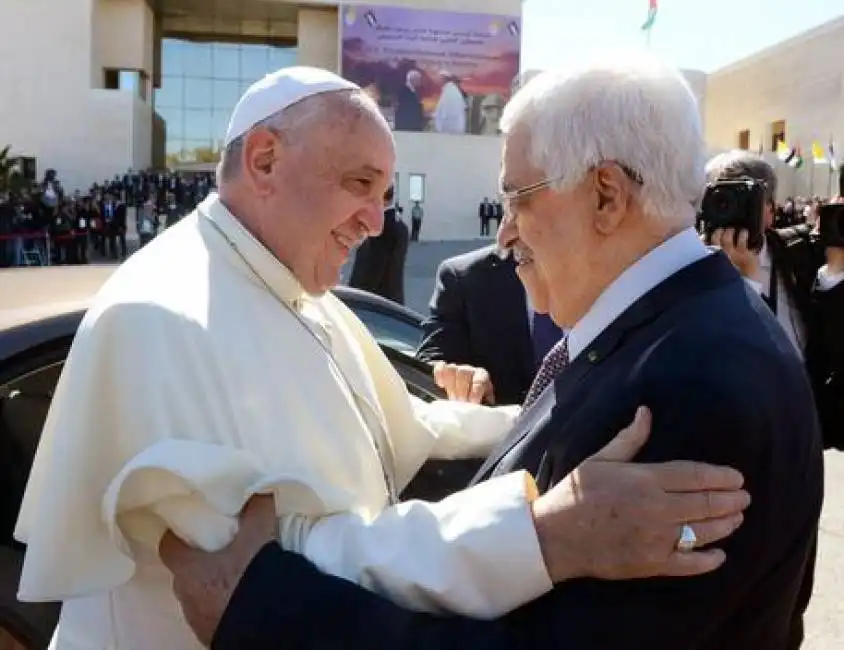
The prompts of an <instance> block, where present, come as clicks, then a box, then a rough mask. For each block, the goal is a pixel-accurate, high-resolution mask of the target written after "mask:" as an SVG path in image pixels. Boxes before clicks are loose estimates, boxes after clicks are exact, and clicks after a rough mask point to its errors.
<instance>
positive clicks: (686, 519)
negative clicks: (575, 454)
mask: <svg viewBox="0 0 844 650" xmlns="http://www.w3.org/2000/svg"><path fill="white" fill-rule="evenodd" d="M650 423H651V416H650V412H649V411H648V410H647V409H645V408H640V409H639V410H638V411H637V413H636V418H635V420H634V421H633V423H632V424H631V425H630V426H629V427H628V428H626V429H624V430H623V431H621V433H619V434H618V436H616V438H615V439H614V440H613V441H612V442H610V444H609V445H607V446H606V447H605V448H604V449H603V450H602V451H601V452H599V453H598V454H596V455H595V456H593V457H592V458H589V459H587V460H586V461H584V463H583V464H582V465H581V466H580V467H578V468H577V469H576V470H575V471H574V472H572V473H571V474H570V475H569V476H568V477H566V478H565V479H564V480H563V481H562V482H560V483H559V484H558V485H556V486H555V487H554V488H553V489H552V490H550V491H549V492H548V493H546V494H545V495H543V496H541V497H540V498H539V499H537V500H536V501H535V502H534V503H533V513H534V518H535V521H536V531H537V535H538V537H539V543H540V547H541V549H542V553H543V557H544V559H545V564H546V567H547V569H548V573H549V575H550V577H551V579H552V580H553V581H554V582H555V583H556V582H561V581H563V580H569V579H572V578H579V577H585V576H590V577H595V578H602V579H606V580H621V579H628V578H646V577H652V576H690V575H697V574H700V573H706V572H709V571H713V570H714V569H717V568H718V567H719V566H720V565H721V564H722V563H723V562H724V559H725V555H724V553H723V551H721V550H717V549H711V550H706V551H695V552H691V553H681V552H678V551H677V550H676V543H677V540H678V538H679V536H680V531H681V527H682V525H683V524H690V525H691V526H692V528H693V530H694V532H695V534H696V535H697V539H698V546H706V545H709V544H712V543H713V542H716V541H718V540H721V539H724V538H725V537H728V536H729V535H731V534H732V533H733V532H734V531H735V530H736V528H738V527H739V525H741V523H742V511H744V509H745V508H747V506H748V505H749V504H750V496H749V495H748V494H747V492H744V491H743V490H741V487H742V484H743V478H742V476H741V474H739V473H738V472H736V471H735V470H732V469H729V468H723V467H713V466H711V465H704V464H702V463H692V462H683V461H676V462H670V463H662V464H651V465H635V464H630V463H629V461H630V460H631V459H632V458H633V457H634V456H635V455H636V453H637V452H638V451H639V449H640V448H641V447H642V445H644V443H645V441H646V440H647V438H648V436H649V434H650Z"/></svg>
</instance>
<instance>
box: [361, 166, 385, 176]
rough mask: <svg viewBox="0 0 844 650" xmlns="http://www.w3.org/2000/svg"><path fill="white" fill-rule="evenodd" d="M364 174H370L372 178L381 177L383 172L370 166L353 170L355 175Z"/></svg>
mask: <svg viewBox="0 0 844 650" xmlns="http://www.w3.org/2000/svg"><path fill="white" fill-rule="evenodd" d="M359 172H365V173H367V174H372V175H374V176H383V175H384V170H382V169H378V168H377V167H373V166H372V165H362V166H361V167H358V168H357V169H356V170H355V173H359Z"/></svg>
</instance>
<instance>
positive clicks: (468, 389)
mask: <svg viewBox="0 0 844 650" xmlns="http://www.w3.org/2000/svg"><path fill="white" fill-rule="evenodd" d="M433 366H434V381H435V382H436V384H437V386H439V387H440V388H442V389H443V390H444V391H445V393H446V395H447V396H448V399H450V400H454V401H457V402H470V403H472V404H481V403H483V404H489V405H493V404H495V391H494V388H493V385H492V379H490V376H489V373H488V372H487V371H486V370H485V369H484V368H476V367H474V366H469V365H466V364H458V363H446V362H444V361H435V362H434V364H433Z"/></svg>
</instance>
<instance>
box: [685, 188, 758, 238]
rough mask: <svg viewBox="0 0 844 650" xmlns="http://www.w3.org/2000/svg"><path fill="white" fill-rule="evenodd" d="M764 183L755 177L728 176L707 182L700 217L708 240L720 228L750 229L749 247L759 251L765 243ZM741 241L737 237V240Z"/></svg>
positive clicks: (737, 232) (737, 231) (737, 230)
mask: <svg viewBox="0 0 844 650" xmlns="http://www.w3.org/2000/svg"><path fill="white" fill-rule="evenodd" d="M764 215H765V186H764V185H763V184H762V183H760V182H759V181H755V180H753V179H752V178H738V179H726V180H720V181H715V182H714V183H708V184H707V185H706V191H705V192H704V194H703V201H702V202H701V207H700V214H699V215H698V220H699V221H700V222H701V224H702V228H703V232H704V234H705V235H706V240H707V241H710V240H711V237H712V233H714V232H715V231H716V230H719V229H726V228H734V229H735V231H736V238H738V235H739V232H740V231H742V230H746V231H747V232H748V238H747V247H748V248H749V249H750V250H753V251H756V252H759V251H760V250H762V246H763V244H764V243H765V237H764V235H765V225H764ZM736 243H738V241H736Z"/></svg>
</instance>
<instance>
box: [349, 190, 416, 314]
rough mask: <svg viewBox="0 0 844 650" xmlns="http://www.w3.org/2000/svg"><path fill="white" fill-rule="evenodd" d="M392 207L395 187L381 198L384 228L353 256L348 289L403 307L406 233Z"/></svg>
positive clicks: (408, 233)
mask: <svg viewBox="0 0 844 650" xmlns="http://www.w3.org/2000/svg"><path fill="white" fill-rule="evenodd" d="M398 210H401V208H398V209H397V208H396V206H395V188H393V187H390V189H388V190H387V192H386V194H385V195H384V229H383V230H382V231H381V234H379V235H378V236H377V237H370V238H369V239H367V240H366V241H364V242H363V244H361V245H360V247H359V248H358V250H357V253H355V262H354V265H353V266H352V273H351V276H350V278H349V286H350V287H354V288H355V289H363V290H364V291H371V292H372V293H376V294H378V295H379V296H383V297H384V298H388V299H389V300H393V301H395V302H397V303H399V304H400V305H403V304H404V263H405V260H406V259H407V247H408V244H409V240H410V232H409V231H408V228H407V224H406V223H404V221H402V219H401V217H400V216H399V214H398Z"/></svg>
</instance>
